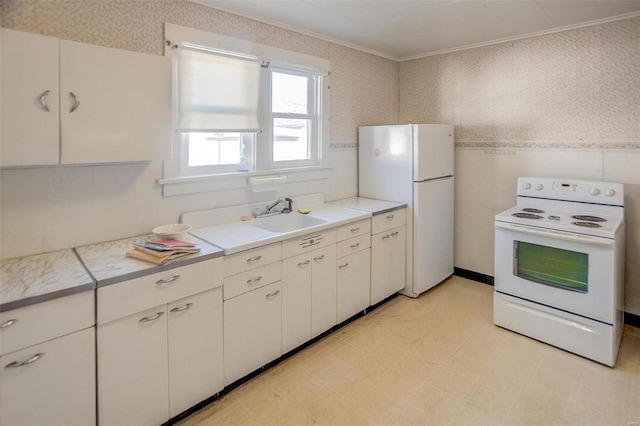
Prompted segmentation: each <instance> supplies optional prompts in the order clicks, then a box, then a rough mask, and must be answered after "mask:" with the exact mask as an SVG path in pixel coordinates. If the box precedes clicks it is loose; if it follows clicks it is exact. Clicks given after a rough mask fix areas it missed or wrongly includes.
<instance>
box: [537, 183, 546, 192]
mask: <svg viewBox="0 0 640 426" xmlns="http://www.w3.org/2000/svg"><path fill="white" fill-rule="evenodd" d="M542 188H544V186H542V184H541V183H537V184H536V191H542Z"/></svg>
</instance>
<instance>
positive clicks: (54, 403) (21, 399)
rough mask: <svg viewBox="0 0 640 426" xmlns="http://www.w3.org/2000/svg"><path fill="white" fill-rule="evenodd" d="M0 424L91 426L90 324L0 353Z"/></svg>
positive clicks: (92, 332) (92, 331)
mask: <svg viewBox="0 0 640 426" xmlns="http://www.w3.org/2000/svg"><path fill="white" fill-rule="evenodd" d="M0 369H1V370H0V424H1V425H12V426H13V425H35V424H40V425H92V424H95V423H96V412H95V396H96V393H95V392H96V391H95V389H96V388H95V328H94V327H91V328H87V329H85V330H82V331H77V332H75V333H71V334H68V335H66V336H63V337H59V338H57V339H53V340H49V341H47V342H44V343H41V344H37V345H34V346H30V347H28V348H24V349H21V350H18V351H15V352H11V353H8V354H5V355H2V356H1V357H0Z"/></svg>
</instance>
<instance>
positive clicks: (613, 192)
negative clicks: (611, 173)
mask: <svg viewBox="0 0 640 426" xmlns="http://www.w3.org/2000/svg"><path fill="white" fill-rule="evenodd" d="M604 195H606V196H607V197H613V196H614V195H616V191H615V190H613V189H606V190H605V191H604Z"/></svg>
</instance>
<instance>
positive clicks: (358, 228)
mask: <svg viewBox="0 0 640 426" xmlns="http://www.w3.org/2000/svg"><path fill="white" fill-rule="evenodd" d="M359 230H360V227H359V226H358V227H357V228H351V233H352V234H355V233H356V232H358V231H359Z"/></svg>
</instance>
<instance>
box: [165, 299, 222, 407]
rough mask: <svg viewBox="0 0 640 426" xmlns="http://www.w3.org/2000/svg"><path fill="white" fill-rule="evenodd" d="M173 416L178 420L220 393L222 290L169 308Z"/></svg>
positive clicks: (170, 404) (170, 395)
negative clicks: (189, 410)
mask: <svg viewBox="0 0 640 426" xmlns="http://www.w3.org/2000/svg"><path fill="white" fill-rule="evenodd" d="M168 311H169V312H168V315H169V415H170V416H171V417H175V416H177V415H178V414H180V413H182V412H183V411H185V410H188V409H189V408H191V407H193V406H194V405H196V404H197V403H199V402H201V401H204V400H205V399H207V398H209V397H210V396H212V395H214V394H216V393H218V392H220V391H221V390H222V388H223V387H224V380H223V376H222V287H220V288H216V289H213V290H209V291H206V292H204V293H200V294H197V295H194V296H191V297H186V298H184V299H182V300H179V301H177V302H174V303H170V304H169V306H168Z"/></svg>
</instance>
